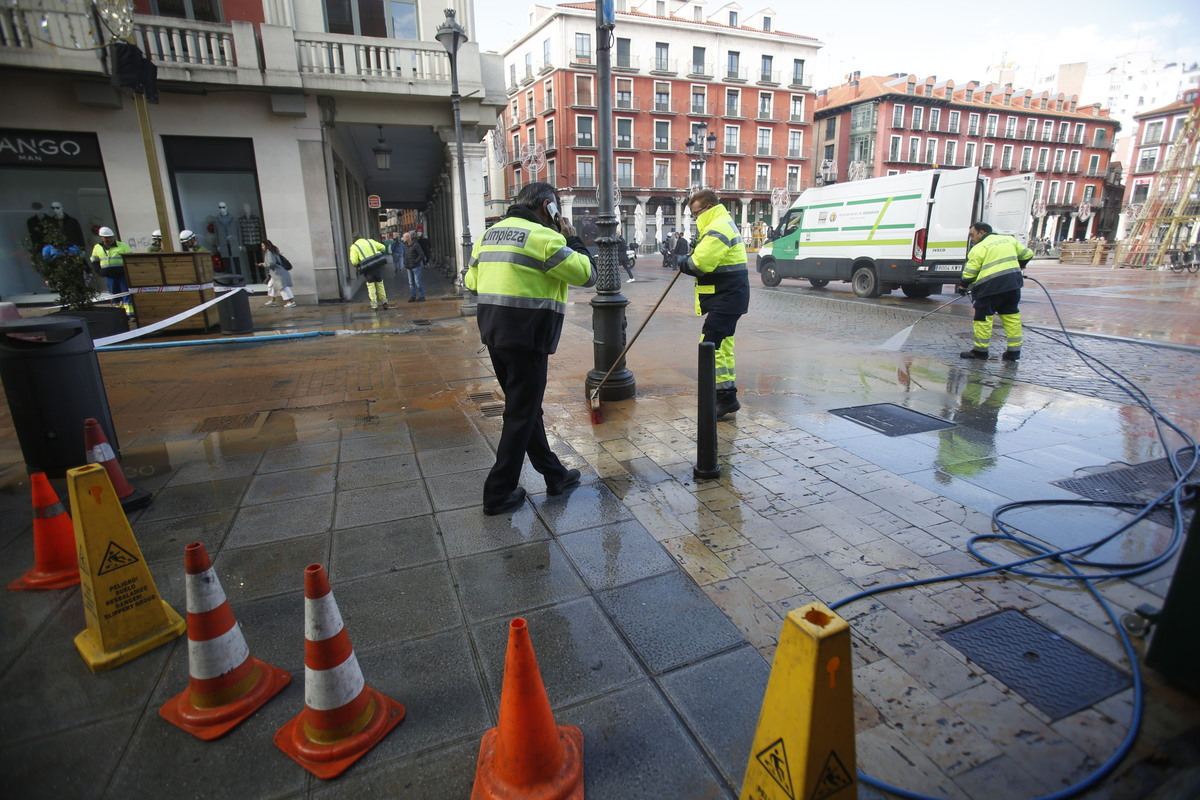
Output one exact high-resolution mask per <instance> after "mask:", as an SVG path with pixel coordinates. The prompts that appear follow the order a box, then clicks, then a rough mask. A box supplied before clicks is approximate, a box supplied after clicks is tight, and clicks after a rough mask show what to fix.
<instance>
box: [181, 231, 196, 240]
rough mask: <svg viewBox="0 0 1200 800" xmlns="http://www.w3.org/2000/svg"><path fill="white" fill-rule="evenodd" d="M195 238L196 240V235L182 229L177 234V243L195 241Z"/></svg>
mask: <svg viewBox="0 0 1200 800" xmlns="http://www.w3.org/2000/svg"><path fill="white" fill-rule="evenodd" d="M195 238H196V234H194V233H192V232H191V231H189V230H188V229H187V228H184V229H183V230H181V231H180V232H179V241H181V242H186V241H187V240H188V239H195Z"/></svg>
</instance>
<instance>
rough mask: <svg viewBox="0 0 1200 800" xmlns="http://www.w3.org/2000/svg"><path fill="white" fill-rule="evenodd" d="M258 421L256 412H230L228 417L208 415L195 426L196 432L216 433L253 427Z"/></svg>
mask: <svg viewBox="0 0 1200 800" xmlns="http://www.w3.org/2000/svg"><path fill="white" fill-rule="evenodd" d="M257 421H258V412H255V413H252V414H232V415H230V416H228V417H209V418H208V419H206V420H204V421H203V422H201V423H200V424H199V425H197V426H196V433H216V432H217V431H236V430H241V429H243V428H253V427H254V423H255V422H257Z"/></svg>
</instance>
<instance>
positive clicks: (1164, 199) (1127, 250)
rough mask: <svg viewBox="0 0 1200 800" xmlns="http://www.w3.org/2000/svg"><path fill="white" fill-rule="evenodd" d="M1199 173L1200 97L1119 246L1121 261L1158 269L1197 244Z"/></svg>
mask: <svg viewBox="0 0 1200 800" xmlns="http://www.w3.org/2000/svg"><path fill="white" fill-rule="evenodd" d="M1198 178H1200V97H1197V99H1196V100H1194V101H1193V102H1192V108H1191V110H1190V111H1189V112H1188V115H1187V118H1186V119H1185V120H1184V122H1183V125H1181V126H1180V127H1179V130H1178V131H1177V132H1176V134H1175V139H1174V141H1172V142H1171V146H1170V147H1169V148H1168V149H1167V157H1166V158H1165V159H1164V160H1163V167H1162V169H1160V170H1158V172H1156V173H1155V175H1154V183H1153V184H1152V185H1151V186H1150V193H1149V195H1148V196H1147V197H1146V202H1145V203H1143V204H1142V207H1141V209H1140V210H1139V211H1138V215H1137V218H1136V219H1135V220H1134V222H1133V227H1132V228H1131V229H1130V232H1129V236H1128V237H1126V239H1125V241H1124V242H1122V243H1121V245H1120V247H1119V248H1118V251H1117V259H1116V260H1117V263H1118V264H1120V265H1122V266H1126V267H1141V268H1144V269H1158V268H1159V267H1161V266H1163V265H1164V264H1167V263H1169V262H1171V261H1172V260H1173V259H1178V258H1182V257H1183V254H1184V253H1185V252H1186V251H1187V250H1188V248H1189V247H1191V246H1192V245H1193V244H1194V243H1195V231H1196V224H1197V221H1198V219H1197V218H1198V217H1200V199H1198V198H1197V194H1196V193H1197V188H1198V183H1200V182H1198Z"/></svg>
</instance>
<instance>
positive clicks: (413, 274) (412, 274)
mask: <svg viewBox="0 0 1200 800" xmlns="http://www.w3.org/2000/svg"><path fill="white" fill-rule="evenodd" d="M403 242H404V267H405V269H404V272H405V274H407V275H408V302H410V303H424V302H425V282H424V278H423V277H422V273H423V272H424V271H425V251H424V249H422V248H421V245H419V244H417V242H416V241H415V238H414V236H413V232H412V231H405V232H404V236H403Z"/></svg>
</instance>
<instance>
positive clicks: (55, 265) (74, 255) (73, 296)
mask: <svg viewBox="0 0 1200 800" xmlns="http://www.w3.org/2000/svg"><path fill="white" fill-rule="evenodd" d="M39 233H40V239H41V242H40V244H39V243H36V242H34V240H33V237H32V236H26V237H25V238H24V241H23V244H24V245H25V249H26V250H27V251H28V252H29V261H30V263H31V264H32V265H33V268H34V270H36V271H37V274H38V275H40V276H41V277H42V281H43V282H44V283H45V284H46V286H47V287H49V289H50V291H52V292H55V293H56V294H57V295H58V298H59V302H60V303H62V310H61V311H57V312H54V313H58V314H63V315H65V316H71V317H81V318H83V319H85V320H87V323H88V330H89V331H90V332H91V334H92V338H95V339H98V338H100V337H103V336H111V335H113V334H116V333H123V332H125V331H127V330H129V319H128V317H127V316H126V315H125V309H124V308H122V307H121V306H97V305H96V304H95V300H96V296H97V295H98V294H99V293H100V292H99V290H98V289H97V288H96V286H95V284H94V283H93V282H92V279H93V277H94V276H93V274H92V269H91V265H90V263H89V259H88V254H87V253H85V252H84V251H82V250H80V249H79V247H77V246H76V245H74V244H72V243H70V242H68V241H67V237H66V236H65V235H64V234H63V232H62V230H61V229H60V228H59V227H58V226H57V225H55V224H54V223H53V222H52V221H47V222H43V223H42V226H41V230H40V231H39Z"/></svg>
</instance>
